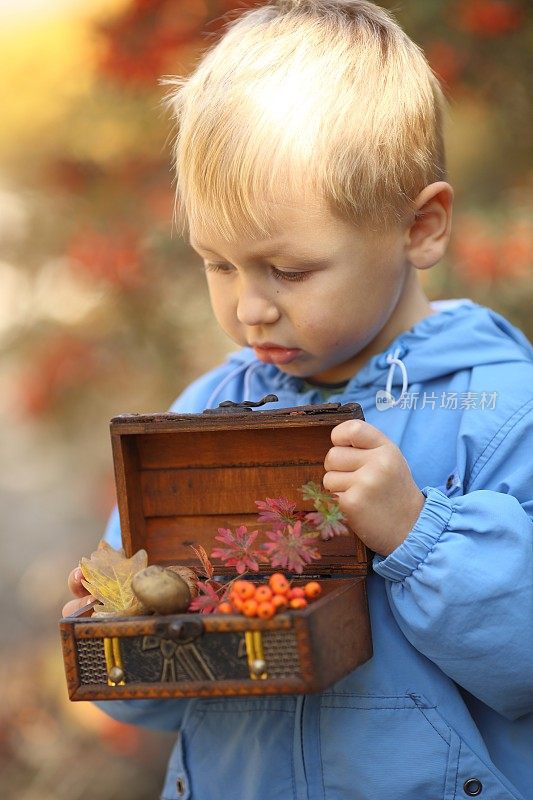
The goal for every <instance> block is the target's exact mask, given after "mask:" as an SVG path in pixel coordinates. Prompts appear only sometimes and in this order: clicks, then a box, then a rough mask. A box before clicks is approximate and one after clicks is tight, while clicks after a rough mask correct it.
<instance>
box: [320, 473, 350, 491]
mask: <svg viewBox="0 0 533 800" xmlns="http://www.w3.org/2000/svg"><path fill="white" fill-rule="evenodd" d="M352 483H353V472H328V473H327V474H326V475H324V477H323V478H322V485H323V487H324V489H326V491H328V492H333V493H335V492H345V491H346V490H347V489H349V488H350V486H351V485H352Z"/></svg>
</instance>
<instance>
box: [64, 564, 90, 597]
mask: <svg viewBox="0 0 533 800" xmlns="http://www.w3.org/2000/svg"><path fill="white" fill-rule="evenodd" d="M82 577H83V575H82V574H81V569H80V568H79V567H76V568H75V569H73V570H72V572H71V573H70V575H69V576H68V588H69V590H70V592H71V593H72V594H74V595H76V597H86V596H87V595H88V594H89V592H88V591H87V589H86V588H85V586H83V585H82V582H81V579H82Z"/></svg>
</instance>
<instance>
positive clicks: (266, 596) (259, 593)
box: [254, 586, 272, 603]
mask: <svg viewBox="0 0 533 800" xmlns="http://www.w3.org/2000/svg"><path fill="white" fill-rule="evenodd" d="M271 598H272V589H271V588H270V586H258V587H257V589H256V590H255V595H254V599H255V600H257V602H258V603H262V602H264V601H265V600H270V599H271Z"/></svg>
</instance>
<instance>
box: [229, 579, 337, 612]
mask: <svg viewBox="0 0 533 800" xmlns="http://www.w3.org/2000/svg"><path fill="white" fill-rule="evenodd" d="M321 591H322V588H321V586H320V584H319V583H318V582H317V581H309V582H308V583H306V584H305V586H294V587H291V585H290V583H289V581H288V580H287V578H286V577H285V575H282V574H281V572H275V573H274V574H273V575H271V576H270V578H269V580H268V584H266V583H261V584H255V583H253V581H247V580H243V579H241V580H238V581H235V583H234V584H233V585H232V587H231V589H230V592H229V595H228V600H225V601H224V602H222V603H219V605H218V606H217V607H216V611H219V612H220V613H222V614H235V613H240V614H244V615H245V616H246V617H259V618H260V619H271V617H273V616H274V614H277V612H278V611H285V610H286V609H290V608H295V609H298V608H305V607H306V606H307V603H308V601H309V600H313V599H314V598H315V597H318V596H319V594H320V593H321Z"/></svg>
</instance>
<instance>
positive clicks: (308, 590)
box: [304, 581, 322, 600]
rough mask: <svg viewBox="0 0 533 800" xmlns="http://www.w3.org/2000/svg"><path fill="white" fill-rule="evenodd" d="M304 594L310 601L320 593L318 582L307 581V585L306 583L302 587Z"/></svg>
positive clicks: (320, 588)
mask: <svg viewBox="0 0 533 800" xmlns="http://www.w3.org/2000/svg"><path fill="white" fill-rule="evenodd" d="M304 592H305V596H306V597H308V598H309V599H310V600H312V599H313V598H315V597H318V595H319V594H321V593H322V587H321V585H320V584H319V583H318V581H309V583H306V584H305V586H304Z"/></svg>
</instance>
